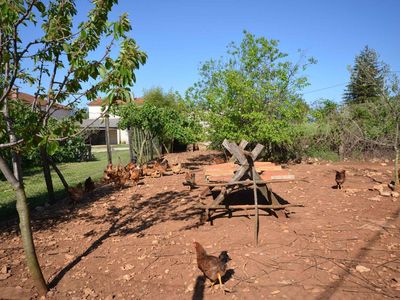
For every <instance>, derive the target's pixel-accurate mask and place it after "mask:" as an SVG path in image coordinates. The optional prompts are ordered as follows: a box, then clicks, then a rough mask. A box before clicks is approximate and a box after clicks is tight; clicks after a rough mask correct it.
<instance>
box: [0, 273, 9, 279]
mask: <svg viewBox="0 0 400 300" xmlns="http://www.w3.org/2000/svg"><path fill="white" fill-rule="evenodd" d="M10 276H11V273H6V274H0V280H6V279H7V278H8V277H10Z"/></svg>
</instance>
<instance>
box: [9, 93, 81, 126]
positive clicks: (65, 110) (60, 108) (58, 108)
mask: <svg viewBox="0 0 400 300" xmlns="http://www.w3.org/2000/svg"><path fill="white" fill-rule="evenodd" d="M10 99H12V100H19V101H22V102H23V103H25V104H27V105H29V106H32V105H33V103H34V102H35V96H32V95H29V94H26V93H21V92H19V91H18V89H14V90H13V91H12V92H11V96H10ZM37 104H38V106H39V107H40V110H41V111H45V110H46V107H47V104H48V101H47V100H44V99H43V98H41V99H38V101H37ZM73 113H74V111H73V110H72V109H71V108H69V107H67V106H65V105H62V104H59V103H54V104H53V106H52V107H51V108H50V116H51V117H53V118H55V119H62V118H65V117H69V116H72V115H73Z"/></svg>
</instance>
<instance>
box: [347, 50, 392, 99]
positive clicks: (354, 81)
mask: <svg viewBox="0 0 400 300" xmlns="http://www.w3.org/2000/svg"><path fill="white" fill-rule="evenodd" d="M385 76H386V67H385V65H384V64H383V63H382V62H380V61H379V55H378V53H377V52H376V51H375V50H374V49H371V48H369V47H368V46H365V48H364V49H363V50H362V51H361V53H360V54H359V55H357V56H356V58H355V64H354V66H353V67H352V68H351V75H350V82H349V84H348V85H347V87H346V91H345V93H344V101H345V103H346V104H355V103H365V102H367V101H374V100H375V99H378V98H379V97H380V96H381V95H382V93H383V92H384V85H385V82H384V80H385Z"/></svg>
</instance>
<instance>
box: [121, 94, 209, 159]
mask: <svg viewBox="0 0 400 300" xmlns="http://www.w3.org/2000/svg"><path fill="white" fill-rule="evenodd" d="M145 99H146V98H145ZM160 99H161V98H160ZM160 99H158V100H160ZM158 100H157V102H148V101H146V100H145V102H144V104H142V105H138V104H136V103H128V104H125V105H120V106H118V108H117V109H116V114H117V115H119V116H120V117H121V120H120V122H119V124H118V126H119V127H120V128H121V129H126V128H133V127H135V128H138V129H140V130H142V131H143V132H144V136H145V139H144V140H143V141H142V144H141V145H140V148H139V149H134V150H135V152H136V154H137V155H138V160H139V161H142V154H143V149H144V146H145V144H146V143H153V142H154V139H155V138H158V139H159V141H160V142H161V144H162V145H163V146H164V148H165V149H166V150H167V151H168V147H167V145H168V144H170V143H173V141H175V140H176V141H178V142H180V143H182V144H190V143H194V142H195V141H197V140H198V138H199V136H200V132H201V126H200V124H199V122H198V119H196V117H195V116H194V115H192V114H189V113H187V111H185V110H184V109H183V105H184V103H183V102H182V103H180V107H181V109H177V108H176V107H177V104H176V105H171V106H170V105H168V106H166V105H165V102H163V101H158ZM154 103H158V105H160V106H157V105H155V104H154ZM161 104H162V105H161ZM170 104H171V103H170ZM158 155H160V153H158Z"/></svg>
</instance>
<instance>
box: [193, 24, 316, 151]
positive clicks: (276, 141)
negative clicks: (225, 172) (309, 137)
mask: <svg viewBox="0 0 400 300" xmlns="http://www.w3.org/2000/svg"><path fill="white" fill-rule="evenodd" d="M287 56H288V55H287V54H285V53H283V52H281V51H280V50H279V49H278V41H276V40H268V39H266V38H264V37H259V38H257V37H255V36H254V35H253V34H251V33H248V32H246V31H245V32H244V37H243V40H242V41H241V43H240V44H239V45H237V44H236V43H231V44H230V45H229V46H228V51H227V57H226V58H225V59H223V58H221V59H219V60H213V59H212V60H209V61H207V62H205V63H204V64H203V65H202V66H201V68H200V76H201V79H200V81H198V82H197V83H196V84H195V85H194V86H193V87H192V88H190V89H189V90H188V92H187V97H189V98H191V99H193V100H194V101H196V102H197V103H198V105H199V106H200V107H202V108H203V109H204V111H205V113H204V116H203V117H204V118H205V120H206V121H207V123H208V125H209V128H208V134H209V139H210V140H211V141H212V142H213V143H214V144H216V145H220V144H221V142H222V141H223V139H224V138H228V139H230V140H235V141H239V140H241V139H246V140H248V141H249V142H260V143H264V144H267V145H270V146H273V145H275V146H277V147H278V148H280V149H281V150H282V149H285V151H286V150H288V151H289V152H290V151H292V150H293V149H294V148H295V144H296V140H298V139H299V138H300V137H301V136H302V131H301V130H300V126H299V124H303V123H304V122H305V121H306V117H307V111H308V107H307V105H306V103H305V102H304V101H303V99H302V98H301V97H300V95H299V92H300V91H301V89H302V88H304V87H305V86H307V85H308V82H307V78H306V77H304V76H299V72H300V71H301V70H305V69H306V67H307V66H308V65H309V64H312V63H315V61H314V60H313V59H309V60H307V62H306V63H304V64H301V63H300V62H299V63H297V64H293V63H292V62H290V61H289V60H288V59H287ZM303 58H304V57H303V56H302V57H301V59H303ZM301 59H300V60H299V61H301Z"/></svg>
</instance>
